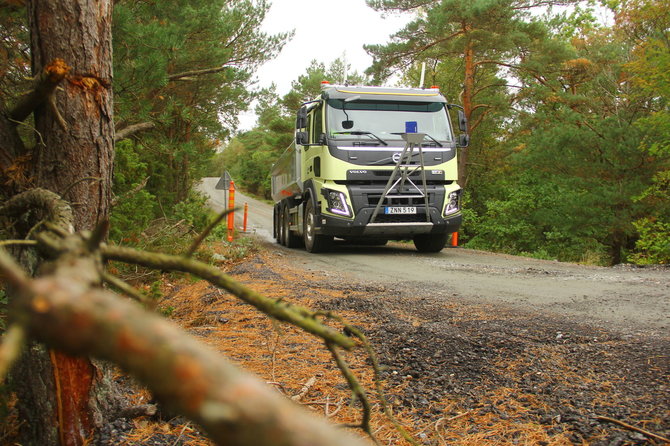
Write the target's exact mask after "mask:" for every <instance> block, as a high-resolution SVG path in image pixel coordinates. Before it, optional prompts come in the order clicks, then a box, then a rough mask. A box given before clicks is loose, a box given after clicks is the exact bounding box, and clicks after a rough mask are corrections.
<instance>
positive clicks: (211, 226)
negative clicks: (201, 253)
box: [185, 208, 239, 257]
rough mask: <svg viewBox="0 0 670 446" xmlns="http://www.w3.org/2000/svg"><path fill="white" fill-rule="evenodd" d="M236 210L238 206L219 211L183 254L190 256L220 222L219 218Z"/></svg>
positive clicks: (221, 218)
mask: <svg viewBox="0 0 670 446" xmlns="http://www.w3.org/2000/svg"><path fill="white" fill-rule="evenodd" d="M237 210H239V209H238V208H236V209H233V210H230V209H226V210H224V211H223V212H221V213H220V214H219V215H218V216H217V217H216V218H215V219H214V221H213V222H211V223H210V224H209V225H208V226H207V227H206V228H205V230H204V231H202V233H200V235H198V236H197V237H196V238H195V240H193V243H191V246H190V247H189V248H188V251H186V254H185V255H186V257H191V256H192V255H193V254H194V253H195V252H196V251H197V250H198V246H200V244H201V243H202V242H203V241H204V240H205V238H207V236H208V235H209V233H210V232H212V230H213V229H214V228H216V226H217V225H218V224H219V223H221V220H223V219H224V218H225V217H226V215H228V214H230V213H231V212H235V211H237Z"/></svg>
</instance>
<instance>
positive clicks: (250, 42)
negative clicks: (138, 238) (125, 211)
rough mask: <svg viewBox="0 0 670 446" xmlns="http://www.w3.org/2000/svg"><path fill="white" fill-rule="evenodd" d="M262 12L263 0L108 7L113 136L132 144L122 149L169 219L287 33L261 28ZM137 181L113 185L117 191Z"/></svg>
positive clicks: (251, 95)
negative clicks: (260, 68) (140, 168)
mask: <svg viewBox="0 0 670 446" xmlns="http://www.w3.org/2000/svg"><path fill="white" fill-rule="evenodd" d="M269 6H270V5H269V3H268V2H267V1H265V0H260V1H256V0H236V1H233V2H231V1H227V0H215V1H203V0H180V1H176V2H135V1H125V0H121V1H119V2H117V4H116V6H115V11H114V45H115V67H114V68H115V76H116V77H115V80H116V86H115V93H116V101H115V105H116V112H117V125H118V128H119V134H120V135H122V137H124V138H125V137H130V138H131V140H130V141H126V142H125V143H124V144H125V145H124V149H125V150H132V151H134V152H135V153H136V155H137V157H136V158H137V160H138V161H139V162H141V163H143V164H145V165H146V166H147V169H146V175H147V176H149V177H150V179H149V182H148V184H147V191H148V192H150V193H152V194H153V195H154V196H156V197H157V199H156V200H154V203H160V204H161V205H162V207H163V209H165V210H168V212H169V209H170V208H171V207H172V206H174V205H175V204H176V203H177V202H179V201H182V200H184V199H186V198H187V196H188V193H189V191H190V189H191V186H192V184H193V182H194V181H195V180H197V179H198V178H199V177H201V176H202V175H203V173H204V171H205V169H206V168H207V167H208V163H209V162H210V160H211V158H212V156H213V155H214V153H215V148H216V147H217V146H218V145H219V144H220V141H222V140H224V139H225V138H227V137H228V136H229V135H230V134H231V132H232V131H233V130H234V129H235V127H236V126H237V116H238V114H239V113H240V112H241V111H243V110H246V109H247V108H248V107H249V106H250V104H251V102H252V100H253V99H254V97H255V94H254V93H253V92H252V90H251V84H252V74H253V73H254V71H255V70H256V68H257V67H258V66H259V65H260V64H262V63H263V62H265V61H267V60H268V59H270V58H272V57H273V56H274V55H276V54H277V53H278V51H279V50H280V49H281V47H282V46H283V44H284V43H285V42H286V40H287V38H288V37H289V36H290V34H289V33H282V34H277V35H268V34H266V33H264V32H262V31H261V30H260V26H261V23H262V22H263V20H264V18H265V14H266V13H267V11H268V9H269ZM138 124H140V125H138ZM136 130H142V133H132V132H133V131H136ZM131 158H133V157H131ZM126 179H127V178H126ZM143 179H144V178H134V179H133V180H132V181H126V182H125V183H124V184H123V186H124V188H121V186H122V185H121V184H117V189H116V190H115V192H116V193H117V194H122V193H123V192H125V191H127V190H130V189H132V188H133V187H135V186H136V185H137V184H139V182H140V181H142V180H143ZM138 198H141V197H138ZM131 199H132V198H131ZM157 211H158V209H156V212H157Z"/></svg>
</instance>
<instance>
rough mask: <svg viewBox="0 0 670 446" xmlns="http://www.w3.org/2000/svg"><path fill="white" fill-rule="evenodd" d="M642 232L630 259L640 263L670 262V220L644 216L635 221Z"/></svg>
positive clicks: (636, 227)
mask: <svg viewBox="0 0 670 446" xmlns="http://www.w3.org/2000/svg"><path fill="white" fill-rule="evenodd" d="M633 225H634V226H635V229H637V231H638V233H639V234H640V238H639V239H638V240H637V242H636V243H635V251H636V252H635V253H634V254H633V255H631V256H630V257H629V260H630V261H632V262H634V263H637V264H639V265H650V264H669V263H670V222H666V221H662V220H659V219H655V218H651V217H648V218H642V219H640V220H637V221H635V222H634V223H633Z"/></svg>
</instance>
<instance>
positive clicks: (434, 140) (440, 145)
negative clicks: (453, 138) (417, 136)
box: [424, 133, 444, 147]
mask: <svg viewBox="0 0 670 446" xmlns="http://www.w3.org/2000/svg"><path fill="white" fill-rule="evenodd" d="M424 135H426V136H427V137H429V138H430V139H432V140H433V142H434V143H435V144H437V146H438V147H444V146H443V145H442V143H440V141H438V140H437V139H435V138H433V137H432V136H430V135H429V134H428V133H424Z"/></svg>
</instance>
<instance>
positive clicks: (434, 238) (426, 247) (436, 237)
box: [414, 232, 449, 252]
mask: <svg viewBox="0 0 670 446" xmlns="http://www.w3.org/2000/svg"><path fill="white" fill-rule="evenodd" d="M448 238H449V234H447V233H446V232H445V233H443V234H420V235H415V236H414V246H415V247H416V250H417V251H419V252H440V251H442V249H444V247H445V246H446V245H447V239H448Z"/></svg>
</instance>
